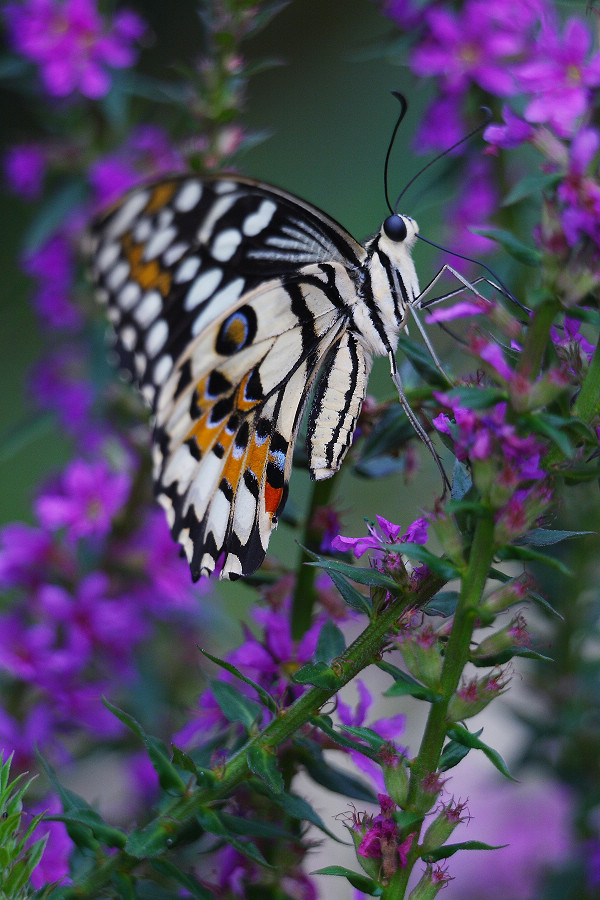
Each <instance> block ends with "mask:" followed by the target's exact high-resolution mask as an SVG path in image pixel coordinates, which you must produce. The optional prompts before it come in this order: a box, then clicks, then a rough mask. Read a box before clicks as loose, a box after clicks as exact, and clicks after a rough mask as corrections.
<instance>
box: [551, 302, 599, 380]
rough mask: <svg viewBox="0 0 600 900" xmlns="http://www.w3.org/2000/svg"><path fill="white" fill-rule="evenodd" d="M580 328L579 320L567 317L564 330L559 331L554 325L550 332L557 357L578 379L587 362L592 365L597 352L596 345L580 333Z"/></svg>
mask: <svg viewBox="0 0 600 900" xmlns="http://www.w3.org/2000/svg"><path fill="white" fill-rule="evenodd" d="M580 327H581V322H578V321H577V319H571V318H570V317H569V316H565V321H564V326H563V328H562V329H560V330H559V329H558V328H555V327H554V325H553V326H552V328H551V330H550V337H551V338H552V343H553V344H554V348H555V350H556V353H557V356H558V357H559V359H560V360H561V362H563V364H564V365H565V366H566V367H567V371H568V372H569V374H570V375H574V376H577V377H578V376H580V375H581V372H582V369H583V368H584V366H585V360H587V363H588V364H589V363H591V361H592V356H593V355H594V350H595V348H594V345H593V344H590V342H589V341H588V340H586V338H585V337H584V336H583V335H582V334H581V333H580V331H579V329H580Z"/></svg>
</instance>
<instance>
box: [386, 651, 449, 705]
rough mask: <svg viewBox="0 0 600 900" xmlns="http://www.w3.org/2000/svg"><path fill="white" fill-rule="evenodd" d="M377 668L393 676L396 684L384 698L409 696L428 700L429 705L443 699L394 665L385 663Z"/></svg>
mask: <svg viewBox="0 0 600 900" xmlns="http://www.w3.org/2000/svg"><path fill="white" fill-rule="evenodd" d="M377 668H378V669H381V671H382V672H385V673H386V674H387V675H391V676H392V678H393V679H394V684H393V685H392V686H391V687H389V688H388V689H387V691H385V692H384V695H383V696H384V697H402V696H405V695H406V694H409V695H410V696H411V697H415V698H416V699H417V700H426V701H427V702H428V703H435V702H436V701H437V700H440V699H441V697H440V695H439V694H436V692H435V691H432V690H431V688H428V687H425V685H423V684H421V683H420V682H418V681H416V679H414V678H413V677H412V675H408V674H407V673H406V672H403V671H402V669H399V668H398V667H397V666H394V665H392V663H389V662H385V661H383V662H380V663H377Z"/></svg>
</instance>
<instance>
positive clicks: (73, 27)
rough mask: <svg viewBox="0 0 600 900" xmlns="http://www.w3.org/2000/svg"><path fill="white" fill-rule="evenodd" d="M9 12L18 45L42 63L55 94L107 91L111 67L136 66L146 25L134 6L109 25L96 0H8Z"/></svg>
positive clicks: (94, 94) (94, 95)
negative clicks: (11, 0) (138, 45)
mask: <svg viewBox="0 0 600 900" xmlns="http://www.w3.org/2000/svg"><path fill="white" fill-rule="evenodd" d="M4 15H5V18H6V22H7V25H8V30H9V34H10V37H11V40H12V44H13V47H14V49H15V50H16V51H17V52H18V53H20V54H22V55H23V56H25V57H26V58H27V59H29V60H31V62H33V63H35V64H36V65H38V66H39V68H40V74H41V77H42V81H43V83H44V87H45V89H46V91H47V92H48V93H49V94H50V95H51V96H53V97H67V96H68V95H69V94H72V93H74V92H75V91H79V92H80V93H81V94H83V95H84V96H85V97H90V98H91V99H98V98H99V97H103V96H104V95H105V94H106V93H107V92H108V90H109V88H110V76H109V73H108V71H107V67H110V68H116V69H121V68H125V67H127V66H131V65H132V64H133V63H134V62H135V59H136V51H135V50H134V44H135V43H136V42H137V41H139V39H140V38H141V37H142V35H143V33H144V31H145V26H144V23H143V22H142V20H141V19H140V18H139V17H138V16H137V15H135V13H132V12H128V11H122V12H119V13H117V14H116V15H115V17H114V19H113V22H112V24H111V26H110V27H107V25H106V23H105V22H104V20H103V19H102V17H101V16H100V15H99V14H98V11H97V9H96V5H95V2H94V0H25V2H24V3H8V4H7V5H6V6H5V8H4Z"/></svg>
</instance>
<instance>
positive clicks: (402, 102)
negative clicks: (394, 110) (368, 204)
mask: <svg viewBox="0 0 600 900" xmlns="http://www.w3.org/2000/svg"><path fill="white" fill-rule="evenodd" d="M392 96H394V97H395V98H396V99H397V100H399V101H400V106H401V109H400V115H399V116H398V121H397V122H396V124H395V126H394V130H393V131H392V136H391V138H390V143H389V145H388V148H387V153H386V154H385V164H384V166H383V189H384V191H385V202H386V203H387V205H388V209H389V211H390V213H391V214H392V215H394V210H393V209H392V204H391V203H390V195H389V191H388V168H389V164H390V156H391V153H392V147H393V146H394V141H395V139H396V132H397V131H398V128H399V127H400V122H401V121H402V119H403V118H404V116H405V115H406V110H407V109H408V103H407V102H406V97H405V96H404V94H401V93H400V91H392ZM400 196H402V195H400Z"/></svg>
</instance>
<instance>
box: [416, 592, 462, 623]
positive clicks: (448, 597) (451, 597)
mask: <svg viewBox="0 0 600 900" xmlns="http://www.w3.org/2000/svg"><path fill="white" fill-rule="evenodd" d="M458 596H459V595H458V591H440V592H439V593H437V594H436V595H435V597H432V598H431V600H430V601H429V603H428V604H427V605H426V606H423V607H421V609H422V611H423V612H424V613H427V614H428V615H430V616H442V617H443V618H444V619H447V618H448V617H449V616H453V615H454V613H455V612H456V606H457V604H458Z"/></svg>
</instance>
